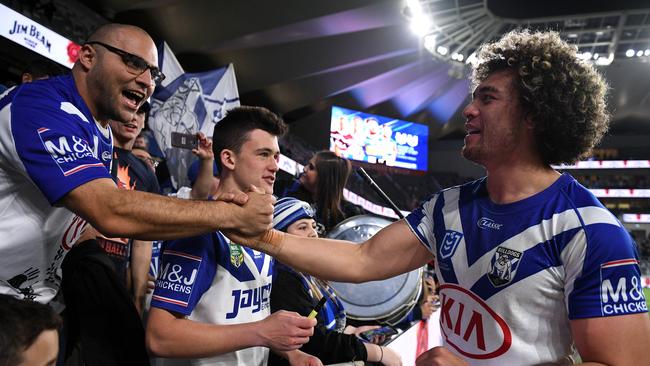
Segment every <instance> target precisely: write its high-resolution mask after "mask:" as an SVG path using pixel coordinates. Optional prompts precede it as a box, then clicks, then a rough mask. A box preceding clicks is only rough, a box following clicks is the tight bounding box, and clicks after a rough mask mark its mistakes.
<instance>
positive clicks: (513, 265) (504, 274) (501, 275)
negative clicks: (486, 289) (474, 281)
mask: <svg viewBox="0 0 650 366" xmlns="http://www.w3.org/2000/svg"><path fill="white" fill-rule="evenodd" d="M522 256H523V253H522V252H518V251H516V250H512V249H508V248H504V247H498V248H497V250H496V252H495V253H494V257H492V260H491V262H490V271H489V272H488V279H489V280H490V282H491V283H492V285H493V286H495V287H501V286H505V285H507V284H508V283H510V282H511V281H512V279H513V278H514V277H515V273H517V268H519V263H520V262H521V257H522Z"/></svg>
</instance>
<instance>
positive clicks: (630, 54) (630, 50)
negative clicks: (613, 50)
mask: <svg viewBox="0 0 650 366" xmlns="http://www.w3.org/2000/svg"><path fill="white" fill-rule="evenodd" d="M635 53H636V52H634V50H633V49H631V48H630V49H629V50H627V51H625V56H627V57H632V56H634V54H635Z"/></svg>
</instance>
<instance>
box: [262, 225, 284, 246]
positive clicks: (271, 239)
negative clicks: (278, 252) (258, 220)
mask: <svg viewBox="0 0 650 366" xmlns="http://www.w3.org/2000/svg"><path fill="white" fill-rule="evenodd" d="M282 239H284V233H283V232H282V231H278V230H273V229H271V230H267V231H266V232H265V233H264V234H262V236H261V237H260V241H261V242H264V243H268V244H271V245H272V246H274V247H278V249H279V247H280V246H281V244H282Z"/></svg>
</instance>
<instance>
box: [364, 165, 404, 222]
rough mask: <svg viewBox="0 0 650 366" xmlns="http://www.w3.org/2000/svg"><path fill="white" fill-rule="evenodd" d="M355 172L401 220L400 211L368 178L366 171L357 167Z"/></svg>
mask: <svg viewBox="0 0 650 366" xmlns="http://www.w3.org/2000/svg"><path fill="white" fill-rule="evenodd" d="M357 172H358V173H359V175H361V178H363V180H365V181H366V183H368V184H370V186H371V187H372V188H373V189H374V190H375V192H377V194H378V195H379V197H381V198H382V199H383V200H384V201H385V202H386V203H387V204H388V205H389V206H390V208H392V209H393V211H395V214H396V215H397V217H399V218H400V219H403V218H404V214H402V211H400V210H399V208H397V205H396V204H395V203H394V202H393V201H392V200H391V199H390V198H389V197H388V196H387V195H386V193H384V191H382V190H381V188H379V186H378V185H377V183H375V181H374V180H372V178H370V176H369V175H368V173H366V170H365V169H363V168H361V167H359V168H357Z"/></svg>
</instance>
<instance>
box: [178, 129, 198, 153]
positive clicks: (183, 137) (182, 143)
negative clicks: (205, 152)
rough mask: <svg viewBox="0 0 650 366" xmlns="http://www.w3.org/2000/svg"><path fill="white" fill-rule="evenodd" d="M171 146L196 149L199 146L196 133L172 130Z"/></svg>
mask: <svg viewBox="0 0 650 366" xmlns="http://www.w3.org/2000/svg"><path fill="white" fill-rule="evenodd" d="M172 146H173V147H178V148H180V149H188V150H192V149H196V148H197V147H199V138H198V137H197V136H196V134H191V133H180V132H172Z"/></svg>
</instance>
